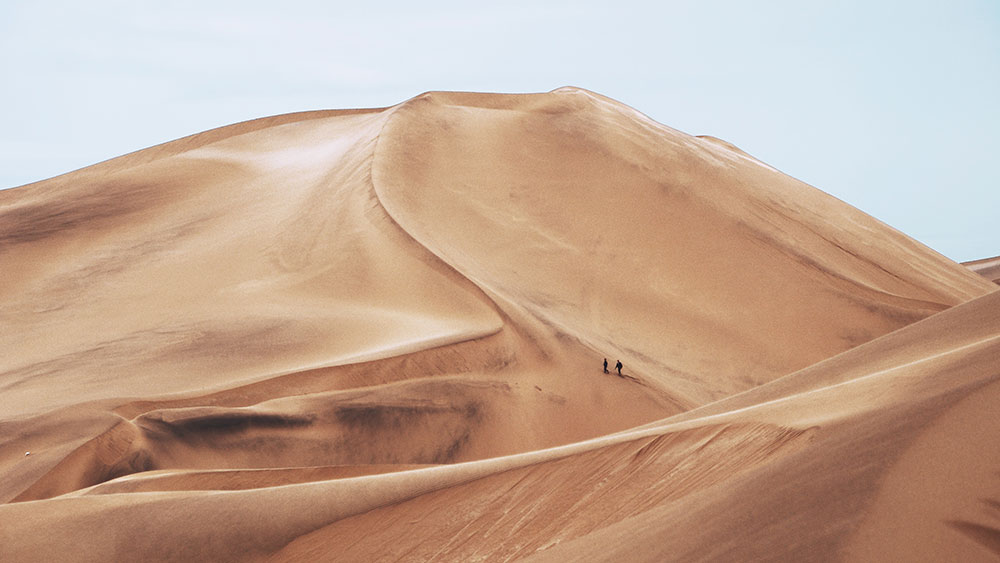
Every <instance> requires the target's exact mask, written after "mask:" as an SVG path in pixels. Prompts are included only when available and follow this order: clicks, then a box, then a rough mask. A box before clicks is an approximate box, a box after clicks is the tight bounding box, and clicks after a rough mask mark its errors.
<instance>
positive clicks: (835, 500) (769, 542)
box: [0, 88, 1000, 561]
mask: <svg viewBox="0 0 1000 563" xmlns="http://www.w3.org/2000/svg"><path fill="white" fill-rule="evenodd" d="M992 260H993V262H996V259H992ZM981 262H982V264H980V263H972V264H969V267H968V268H967V267H965V266H963V265H960V264H957V263H954V262H952V261H950V260H948V259H947V258H945V257H943V256H942V255H940V254H938V253H937V252H934V251H933V250H931V249H929V248H927V247H925V246H923V245H921V244H920V243H918V242H916V241H914V240H913V239H911V238H909V237H908V236H906V235H905V234H903V233H900V232H899V231H896V230H894V229H892V228H891V227H889V226H887V225H885V224H883V223H881V222H879V221H878V220H876V219H874V218H872V217H870V216H868V215H866V214H864V213H863V212H861V211H859V210H857V209H854V208H852V207H850V206H849V205H847V204H845V203H843V202H841V201H839V200H837V199H835V198H833V197H831V196H829V195H827V194H825V193H823V192H821V191H819V190H816V189H815V188H812V187H810V186H808V185H805V184H803V183H801V182H799V181H797V180H795V179H793V178H790V177H788V176H786V175H784V174H782V173H781V172H779V171H777V170H775V169H773V168H771V167H770V166H767V165H766V164H763V163H761V162H759V161H757V160H756V159H754V158H753V157H751V156H750V155H748V154H746V153H744V152H743V151H741V150H739V149H737V148H736V147H734V146H732V145H730V144H729V143H726V142H725V141H721V140H718V139H714V138H711V137H693V136H690V135H687V134H684V133H681V132H679V131H676V130H673V129H670V128H668V127H665V126H663V125H660V124H658V123H656V122H654V121H652V120H650V119H649V118H647V117H646V116H644V115H642V114H641V113H638V112H636V111H635V110H633V109H631V108H629V107H627V106H624V105H622V104H620V103H618V102H615V101H614V100H610V99H608V98H605V97H603V96H600V95H597V94H594V93H591V92H587V91H584V90H580V89H576V88H562V89H559V90H555V91H553V92H550V93H547V94H527V95H500V94H473V93H454V92H432V93H427V94H423V95H420V96H417V97H415V98H413V99H411V100H408V101H406V102H404V103H402V104H399V105H397V106H393V107H390V108H383V109H372V110H349V111H320V112H307V113H300V114H289V115H284V116H277V117H271V118H265V119H260V120H256V121H250V122H246V123H240V124H236V125H232V126H228V127H223V128H220V129H216V130H212V131H208V132H205V133H201V134H198V135H194V136H191V137H187V138H184V139H180V140H177V141H174V142H171V143H166V144H164V145H160V146H157V147H152V148H149V149H145V150H142V151H139V152H136V153H132V154H129V155H126V156H123V157H120V158H116V159H113V160H110V161H107V162H104V163H101V164H97V165H95V166H92V167H89V168H84V169H82V170H79V171H76V172H72V173H69V174H66V175H63V176H59V177H57V178H53V179H50V180H46V181H42V182H38V183H35V184H29V185H26V186H23V187H20V188H15V189H11V190H5V191H0V271H2V272H3V275H2V276H0V319H3V324H2V326H3V330H2V331H0V347H2V348H0V349H2V350H4V354H3V355H2V356H0V398H2V407H3V408H2V409H0V429H2V432H0V477H2V478H0V503H2V504H0V560H3V561H108V560H151V561H191V560H239V561H247V560H249V561H259V560H273V561H303V560H343V561H374V560H407V561H411V560H412V561H426V560H442V561H470V560H481V559H486V560H511V559H524V558H529V559H533V560H535V559H537V560H546V561H571V560H602V561H621V560H637V561H664V560H706V559H707V560H718V561H733V560H737V561H746V560H758V559H768V560H775V559H777V560H789V561H802V560H831V559H833V560H851V561H876V560H921V559H924V560H956V561H958V560H960V561H975V560H995V559H996V558H997V557H998V556H1000V539H998V538H1000V512H998V511H997V509H996V507H997V506H1000V493H998V491H1000V488H998V487H997V486H996V485H997V478H996V475H997V474H998V471H1000V453H997V452H1000V448H998V447H997V446H998V444H997V436H1000V422H997V421H996V420H997V419H996V417H995V416H993V410H995V409H994V407H993V406H994V405H995V404H997V401H998V400H1000V382H998V380H1000V370H998V369H997V358H1000V293H998V292H997V290H998V287H997V286H996V285H995V284H994V283H991V281H990V279H992V280H994V281H996V279H997V276H995V275H994V276H992V278H991V277H990V274H989V272H991V271H993V270H990V268H994V267H995V266H996V265H997V264H994V263H993V262H989V261H981ZM994 269H995V268H994ZM973 270H976V271H978V272H979V273H982V274H983V275H985V276H986V277H983V275H979V274H977V273H976V272H974V271H973ZM993 273H994V274H995V273H996V272H993ZM987 278H990V279H987ZM605 358H606V359H607V361H608V362H609V366H608V367H609V371H610V373H604V370H603V368H602V364H603V360H604V359H605ZM619 360H620V361H621V362H622V363H623V364H624V369H623V370H622V375H621V376H620V377H619V375H618V374H617V372H616V370H615V369H614V365H615V363H616V361H619Z"/></svg>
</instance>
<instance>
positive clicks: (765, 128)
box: [0, 0, 1000, 260]
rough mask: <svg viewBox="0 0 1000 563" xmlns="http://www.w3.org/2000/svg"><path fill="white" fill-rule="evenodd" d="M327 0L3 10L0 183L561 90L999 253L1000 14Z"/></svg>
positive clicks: (908, 223) (884, 216)
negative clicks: (326, 115) (365, 113)
mask: <svg viewBox="0 0 1000 563" xmlns="http://www.w3.org/2000/svg"><path fill="white" fill-rule="evenodd" d="M340 4H341V3H339V2H330V1H303V0H285V1H282V2H248V1H245V2H212V1H210V0H204V1H177V2H155V3H154V2H137V1H130V2H112V1H102V0H91V1H87V2H68V1H67V2H46V1H45V0H38V1H20V0H13V1H11V0H6V1H4V2H2V3H0V81H2V84H3V88H2V89H0V188H2V187H12V186H17V185H21V184H25V183H28V182H33V181H37V180H41V179H44V178H48V177H51V176H54V175H57V174H61V173H63V172H68V171H70V170H73V169H76V168H80V167H83V166H86V165H89V164H93V163H96V162H99V161H101V160H106V159H108V158H112V157H115V156H118V155H121V154H125V153H128V152H131V151H134V150H138V149H141V148H144V147H147V146H150V145H154V144H158V143H161V142H164V141H168V140H171V139H175V138H178V137H182V136H185V135H188V134H191V133H196V132H199V131H203V130H205V129H209V128H212V127H216V126H220V125H225V124H229V123H234V122H237V121H242V120H245V119H251V118H255V117H262V116H266V115H274V114H279V113H287V112H292V111H301V110H308V109H323V108H348V107H377V106H386V105H392V104H395V103H398V102H401V101H403V100H405V99H407V98H410V97H412V96H414V95H416V94H419V93H421V92H424V91H427V90H475V91H496V92H538V91H548V90H552V89H554V88H557V87H560V86H564V85H574V86H581V87H584V88H587V89H590V90H594V91H596V92H599V93H601V94H604V95H607V96H610V97H612V98H615V99H618V100H620V101H622V102H625V103H627V104H629V105H631V106H633V107H635V108H636V109H638V110H640V111H642V112H644V113H646V114H647V115H649V116H651V117H653V118H654V119H656V120H657V121H660V122H662V123H664V124H666V125H669V126H671V127H674V128H677V129H680V130H682V131H685V132H688V133H691V134H709V135H714V136H717V137H721V138H723V139H726V140H728V141H730V142H732V143H734V144H736V145H738V146H740V147H741V148H743V149H744V150H746V151H747V152H749V153H751V154H753V155H754V156H757V157H758V158H760V159H761V160H764V161H765V162H767V163H769V164H771V165H773V166H775V167H776V168H778V169H780V170H782V171H784V172H786V173H788V174H791V175H792V176H795V177H797V178H799V179H801V180H803V181H805V182H808V183H810V184H812V185H814V186H816V187H818V188H820V189H822V190H824V191H826V192H829V193H831V194H833V195H835V196H837V197H839V198H841V199H843V200H845V201H847V202H848V203H851V204H852V205H855V206H857V207H859V208H860V209H862V210H864V211H866V212H868V213H870V214H871V215H874V216H875V217H877V218H879V219H881V220H883V221H885V222H886V223H888V224H890V225H892V226H894V227H896V228H898V229H900V230H902V231H903V232H905V233H907V234H909V235H911V236H913V237H915V238H917V239H918V240H920V241H922V242H924V243H925V244H928V245H929V246H931V247H932V248H934V249H936V250H938V251H940V252H942V253H943V254H945V255H946V256H949V257H951V258H953V259H955V260H970V259H974V258H980V257H985V256H994V255H997V254H1000V237H997V236H996V235H995V233H996V231H997V230H998V229H997V228H996V227H997V217H998V216H1000V213H998V211H1000V158H998V157H997V155H998V153H1000V108H998V106H1000V2H998V1H997V0H949V1H948V2H941V1H936V2H928V1H920V0H910V1H898V2H897V1H893V2H879V1H877V0H874V1H861V0H859V1H841V2H804V1H801V0H797V1H791V0H790V1H772V2H768V1H760V2H749V1H736V0H705V1H695V0H692V1H685V2H669V1H666V2H634V1H628V0H623V1H618V2H601V3H598V2H586V1H576V2H542V1H538V2H490V3H483V4H481V5H480V4H477V3H474V2H435V1H432V0H425V1H422V2H370V3H367V4H365V3H362V2H352V3H349V4H347V3H344V5H343V6H341V5H340ZM362 4H365V5H362Z"/></svg>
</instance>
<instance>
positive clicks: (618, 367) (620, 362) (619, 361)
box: [615, 360, 625, 377]
mask: <svg viewBox="0 0 1000 563" xmlns="http://www.w3.org/2000/svg"><path fill="white" fill-rule="evenodd" d="M623 367H625V366H623V365H622V361H621V360H618V363H616V364H615V369H616V370H618V376H619V377H621V374H622V368H623Z"/></svg>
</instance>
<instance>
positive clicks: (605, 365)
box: [604, 358, 608, 373]
mask: <svg viewBox="0 0 1000 563" xmlns="http://www.w3.org/2000/svg"><path fill="white" fill-rule="evenodd" d="M604 373H608V359H607V358H604Z"/></svg>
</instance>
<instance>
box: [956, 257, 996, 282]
mask: <svg viewBox="0 0 1000 563" xmlns="http://www.w3.org/2000/svg"><path fill="white" fill-rule="evenodd" d="M962 265H963V266H966V267H968V268H969V269H970V270H972V271H973V272H976V273H977V274H979V275H981V276H983V277H984V278H986V279H988V280H990V281H992V282H993V283H995V284H997V285H1000V256H994V257H993V258H983V259H982V260H974V261H972V262H962Z"/></svg>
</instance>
